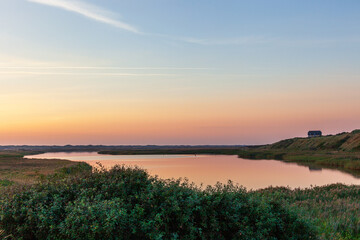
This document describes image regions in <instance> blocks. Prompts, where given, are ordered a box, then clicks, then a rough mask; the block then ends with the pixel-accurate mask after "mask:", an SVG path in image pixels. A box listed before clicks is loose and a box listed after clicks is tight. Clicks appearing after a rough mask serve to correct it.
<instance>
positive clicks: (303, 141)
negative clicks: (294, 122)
mask: <svg viewBox="0 0 360 240" xmlns="http://www.w3.org/2000/svg"><path fill="white" fill-rule="evenodd" d="M238 155H239V157H241V158H248V159H276V160H283V161H287V162H296V163H299V164H302V165H308V166H320V167H328V168H336V169H339V170H343V171H347V172H349V173H352V174H353V175H356V176H360V130H355V131H353V132H351V133H342V134H337V135H335V136H324V137H314V138H293V139H287V140H282V141H280V142H277V143H274V144H270V145H266V146H259V147H247V148H242V149H241V150H240V151H239V153H238Z"/></svg>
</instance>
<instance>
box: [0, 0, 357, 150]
mask: <svg viewBox="0 0 360 240" xmlns="http://www.w3.org/2000/svg"><path fill="white" fill-rule="evenodd" d="M359 12H360V1H358V0H347V1H342V0H336V1H334V0H318V1H310V0H305V1H288V0H272V1H268V0H247V1H245V0H228V1H220V0H198V1H193V0H1V1H0V144H1V145H8V144H16V145H18V144H29V145H37V144H44V145H53V144H58V145H63V144H109V145H116V144H134V145H138V144H141V145H143V144H159V145H164V144H165V145H167V144H265V143H272V142H275V141H278V140H281V139H284V138H292V137H302V136H306V134H307V131H308V130H322V131H323V133H324V134H335V133H339V132H344V131H352V130H354V129H357V128H360V107H359V104H360V94H359V93H360V14H359Z"/></svg>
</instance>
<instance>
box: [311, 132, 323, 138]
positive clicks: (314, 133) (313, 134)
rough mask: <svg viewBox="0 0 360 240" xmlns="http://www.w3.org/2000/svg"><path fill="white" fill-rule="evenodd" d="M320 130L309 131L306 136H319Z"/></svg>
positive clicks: (320, 134)
mask: <svg viewBox="0 0 360 240" xmlns="http://www.w3.org/2000/svg"><path fill="white" fill-rule="evenodd" d="M321 136H322V132H321V131H309V132H308V137H321Z"/></svg>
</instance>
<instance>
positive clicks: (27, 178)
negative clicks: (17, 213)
mask: <svg viewBox="0 0 360 240" xmlns="http://www.w3.org/2000/svg"><path fill="white" fill-rule="evenodd" d="M36 153H37V152H22V151H1V152H0V188H1V187H5V186H9V185H12V184H14V183H20V184H32V183H34V182H35V181H36V180H37V179H39V178H41V177H42V176H45V175H49V174H53V173H55V172H56V171H57V170H59V169H61V168H64V167H71V166H74V165H76V164H77V163H76V162H71V161H67V160H46V159H25V158H23V156H25V155H30V154H36Z"/></svg>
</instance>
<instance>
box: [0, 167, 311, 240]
mask: <svg viewBox="0 0 360 240" xmlns="http://www.w3.org/2000/svg"><path fill="white" fill-rule="evenodd" d="M1 201H2V204H1V211H0V216H1V219H0V229H4V230H5V232H6V233H9V234H10V233H11V234H12V235H13V236H14V237H15V238H19V239H20V238H21V239H315V233H314V230H313V229H312V227H310V225H309V223H308V222H307V221H305V220H301V219H299V218H298V217H297V214H296V212H294V211H292V210H289V209H288V208H285V207H283V206H282V205H281V204H280V203H279V202H278V201H274V200H265V198H262V197H258V196H255V195H252V194H249V193H247V192H246V191H245V189H243V188H241V187H238V186H235V185H233V184H232V183H231V182H229V183H228V184H227V185H221V184H218V185H216V186H214V187H208V188H207V189H205V190H200V189H199V188H197V187H195V186H194V185H193V184H190V183H188V182H187V181H184V182H181V181H180V180H160V179H158V178H154V177H150V176H149V175H148V173H147V172H146V171H144V170H140V169H138V168H126V167H124V166H116V167H114V168H112V169H111V170H109V171H104V170H102V171H95V172H93V173H84V174H82V176H71V177H68V178H65V179H63V180H56V181H55V180H49V181H47V182H43V183H41V184H38V185H36V186H33V187H32V188H31V189H28V190H26V191H21V192H19V193H18V194H15V195H13V196H12V197H3V198H2V199H1Z"/></svg>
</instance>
